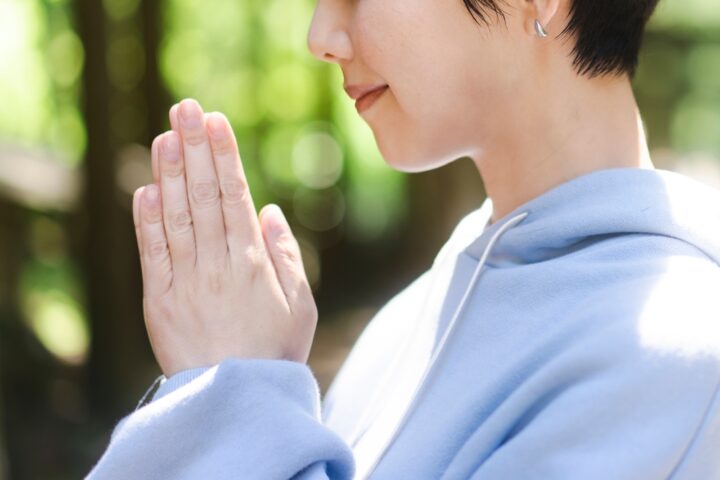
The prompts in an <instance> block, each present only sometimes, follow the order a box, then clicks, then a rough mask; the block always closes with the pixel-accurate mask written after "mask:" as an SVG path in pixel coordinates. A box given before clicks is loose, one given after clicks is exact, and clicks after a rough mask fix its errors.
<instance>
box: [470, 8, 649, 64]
mask: <svg viewBox="0 0 720 480" xmlns="http://www.w3.org/2000/svg"><path fill="white" fill-rule="evenodd" d="M503 1H504V0H463V2H464V3H465V7H466V8H467V10H468V11H469V12H470V14H471V15H472V16H473V18H474V19H475V21H476V22H477V21H478V20H480V21H482V22H483V23H485V24H486V25H487V24H488V20H487V17H486V14H487V13H491V14H494V15H495V16H497V17H498V18H501V19H503V20H505V12H504V11H503V9H502V7H501V5H500V4H501V3H503ZM658 1H659V0H572V6H571V8H570V19H569V21H568V23H567V25H566V27H565V28H564V29H563V31H562V32H560V34H558V37H559V36H562V35H572V34H575V35H576V37H577V41H576V42H575V46H574V48H573V55H574V58H573V66H574V67H575V69H576V70H577V72H578V73H579V74H580V75H588V76H589V77H591V78H592V77H595V76H600V75H607V74H611V75H612V74H615V75H621V74H623V73H627V74H628V75H629V76H630V78H632V77H634V76H635V71H636V69H637V64H638V55H639V52H640V44H641V42H642V36H643V33H644V31H645V25H646V24H647V22H648V20H649V19H650V16H651V15H652V13H653V11H655V7H656V6H657V3H658ZM478 23H479V22H478Z"/></svg>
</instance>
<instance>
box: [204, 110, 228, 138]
mask: <svg viewBox="0 0 720 480" xmlns="http://www.w3.org/2000/svg"><path fill="white" fill-rule="evenodd" d="M207 127H208V131H209V132H210V136H211V137H213V138H214V139H217V140H220V139H222V138H223V136H224V135H225V129H224V128H223V127H224V125H223V121H222V119H220V118H218V117H216V116H215V115H211V116H210V117H208V121H207Z"/></svg>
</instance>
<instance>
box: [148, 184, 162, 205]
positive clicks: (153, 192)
mask: <svg viewBox="0 0 720 480" xmlns="http://www.w3.org/2000/svg"><path fill="white" fill-rule="evenodd" d="M159 197H160V192H159V191H158V187H157V185H155V184H154V183H153V184H152V185H148V186H147V187H145V198H147V200H148V202H150V203H152V204H154V203H156V202H157V200H158V198H159Z"/></svg>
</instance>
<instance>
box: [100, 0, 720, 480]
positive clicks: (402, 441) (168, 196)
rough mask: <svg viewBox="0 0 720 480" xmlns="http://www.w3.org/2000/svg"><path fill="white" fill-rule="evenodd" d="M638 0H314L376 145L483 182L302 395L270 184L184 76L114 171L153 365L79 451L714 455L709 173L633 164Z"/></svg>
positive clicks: (267, 461)
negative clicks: (256, 195) (126, 170)
mask: <svg viewBox="0 0 720 480" xmlns="http://www.w3.org/2000/svg"><path fill="white" fill-rule="evenodd" d="M655 3H656V0H623V1H620V0H617V1H610V0H607V1H604V2H597V1H594V0H505V1H503V2H500V1H497V2H495V1H493V0H464V3H461V2H460V0H456V1H453V2H439V1H433V2H417V1H416V0H363V1H360V2H355V1H349V0H319V1H318V3H317V6H316V11H315V15H314V17H313V21H312V25H311V26H310V30H309V34H308V46H309V48H310V50H311V51H312V53H313V54H314V55H315V56H316V57H318V58H319V59H320V60H323V61H328V62H333V63H336V64H337V65H338V66H339V67H340V68H341V69H342V71H343V74H344V76H345V85H344V87H345V89H346V91H347V92H348V94H349V95H350V96H351V97H352V98H354V99H356V100H357V104H356V105H357V109H358V112H359V114H360V115H361V116H362V118H363V119H364V120H365V121H366V122H367V123H368V124H369V126H370V127H371V128H372V130H373V132H374V135H375V138H376V141H377V144H378V146H379V148H380V151H381V153H382V155H383V157H384V159H385V160H386V161H387V163H388V164H389V165H391V166H392V167H393V168H396V169H398V170H402V171H406V172H417V171H425V170H430V169H433V168H437V167H440V166H442V165H445V164H447V163H449V162H451V161H453V160H455V159H458V158H462V157H466V156H467V157H470V158H471V159H472V160H473V162H474V163H475V165H476V166H477V168H478V171H479V174H480V175H481V176H482V178H483V180H484V183H485V187H486V191H487V193H488V199H487V200H486V201H485V203H484V204H483V205H482V207H481V208H479V209H478V210H475V211H473V212H471V213H470V214H468V215H467V216H466V217H465V218H463V219H462V221H461V222H460V223H459V224H458V225H457V227H456V228H455V230H454V231H453V233H452V235H451V237H450V238H449V239H448V241H447V243H446V244H445V245H444V246H443V248H442V249H441V250H440V252H439V253H438V255H437V257H436V258H435V261H434V262H433V265H432V267H431V268H430V269H428V270H427V271H426V272H425V273H424V274H422V275H421V276H420V277H419V278H418V279H416V280H415V281H414V282H412V283H411V284H410V285H409V286H407V287H406V288H405V289H404V290H403V291H402V292H400V293H399V294H398V295H396V296H395V297H394V298H393V299H392V300H391V301H390V302H388V303H387V305H385V306H384V307H383V308H382V309H381V310H380V312H378V314H377V315H376V316H375V317H374V318H373V320H372V322H371V324H370V325H369V326H368V328H367V329H366V330H365V332H364V333H363V335H362V336H361V338H360V339H359V341H358V343H357V345H356V346H355V348H354V349H353V351H352V353H351V354H350V357H349V358H348V360H347V361H346V363H345V364H344V365H343V367H342V369H341V371H340V373H339V374H338V376H337V378H336V379H335V381H334V383H333V384H332V386H331V388H330V390H329V392H328V394H327V396H326V398H325V399H324V402H323V406H322V410H321V409H320V402H319V397H318V389H317V384H316V382H315V380H314V378H313V376H312V373H311V371H310V370H309V369H308V367H307V366H306V365H305V361H306V360H307V357H308V352H309V349H310V345H311V342H312V338H313V334H314V329H315V323H316V319H317V310H316V308H315V303H314V301H313V298H312V293H311V291H310V289H309V287H308V283H307V279H306V277H305V274H304V271H303V268H302V261H301V259H300V252H299V249H298V246H297V243H296V241H295V239H294V237H293V236H292V233H291V232H290V229H289V227H288V225H287V222H286V221H285V220H284V217H283V216H282V213H281V212H280V210H279V209H278V208H277V207H276V206H274V205H270V206H266V207H265V208H263V209H262V211H261V212H260V215H259V218H257V217H256V215H255V207H254V205H253V203H252V199H251V195H250V192H249V190H248V188H247V184H246V181H245V177H244V174H243V170H242V164H241V161H240V158H239V154H238V151H237V145H236V142H235V139H234V137H233V135H232V131H231V129H230V126H229V124H228V123H227V121H226V120H225V118H224V117H223V116H222V115H220V114H216V113H213V114H209V115H205V114H204V113H203V112H202V110H201V107H200V106H199V105H198V104H197V102H194V101H192V100H185V101H183V102H181V103H180V104H179V106H176V107H173V109H172V110H171V114H170V116H171V120H172V124H173V131H171V132H167V133H165V134H163V135H161V136H160V137H158V139H156V141H155V142H154V145H153V165H154V171H155V176H156V184H153V185H149V186H147V187H145V188H143V189H139V190H138V191H137V192H136V195H135V199H134V212H135V215H134V216H135V221H136V226H137V236H138V246H139V249H140V252H141V259H142V267H143V282H144V305H145V320H146V324H147V329H148V333H149V336H150V340H151V343H152V346H153V350H154V353H155V355H156V358H157V360H158V362H159V364H160V366H161V368H162V371H163V373H164V377H162V378H161V379H160V380H161V385H160V387H159V389H158V391H157V392H156V393H155V394H154V396H153V398H152V400H151V401H143V402H141V405H140V406H139V407H138V409H137V410H136V411H135V412H133V413H132V414H130V415H128V416H127V417H125V418H124V419H123V420H122V421H121V422H120V423H119V424H118V425H117V426H116V428H115V430H114V432H113V436H112V440H111V442H110V445H109V447H108V449H107V451H106V452H105V454H104V455H103V457H102V458H101V459H100V461H99V462H98V464H97V465H96V466H95V468H94V470H93V471H92V472H91V474H90V475H89V477H90V478H97V479H100V478H172V479H191V478H192V479H194V478H208V479H223V478H243V479H246V478H247V479H249V478H253V479H254V478H257V479H288V478H302V479H316V478H331V479H350V478H367V477H372V478H378V479H386V478H387V479H424V478H446V479H465V478H475V479H534V478H537V479H544V480H546V479H574V478H581V479H647V480H653V479H658V480H659V479H668V478H672V479H675V480H679V479H712V478H720V455H718V451H719V450H718V449H720V404H719V401H720V400H719V399H718V385H720V323H719V322H720V300H719V298H720V296H718V295H717V288H718V286H719V285H720V245H719V244H718V238H720V192H718V191H716V190H713V189H711V188H709V187H707V186H704V185H703V184H701V183H698V182H696V181H693V180H691V179H689V178H687V177H684V176H681V175H679V174H676V173H672V172H668V171H663V170H658V169H655V168H654V166H653V164H652V161H651V159H650V155H649V153H648V148H647V144H646V140H645V136H644V132H643V127H642V121H641V118H640V115H639V113H638V109H637V105H636V102H635V99H634V96H633V92H632V89H631V85H630V79H631V78H632V76H633V74H634V71H635V67H636V64H637V57H638V49H639V46H640V38H641V36H642V33H643V29H644V27H645V24H646V22H647V20H648V18H649V17H650V15H651V13H652V11H653V9H654V7H655Z"/></svg>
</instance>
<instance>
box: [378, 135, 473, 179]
mask: <svg viewBox="0 0 720 480" xmlns="http://www.w3.org/2000/svg"><path fill="white" fill-rule="evenodd" d="M416 145H417V144H416ZM378 149H379V150H380V153H381V155H382V157H383V159H384V160H385V163H387V164H388V165H389V166H390V167H392V168H393V169H395V170H398V171H400V172H405V173H421V172H427V171H430V170H435V169H437V168H440V167H443V166H445V165H447V164H448V163H451V162H453V161H455V160H458V159H460V158H462V157H464V156H465V155H463V154H457V153H451V152H449V151H429V150H423V149H420V148H417V146H416V147H415V148H403V145H398V144H397V143H394V144H392V145H388V144H384V143H380V142H378Z"/></svg>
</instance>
